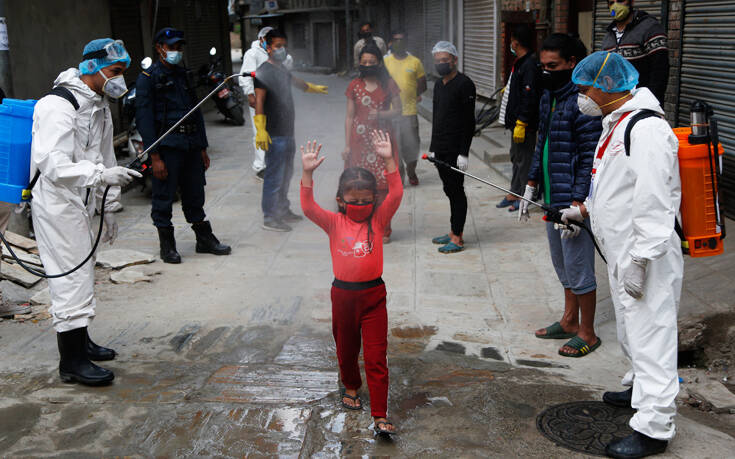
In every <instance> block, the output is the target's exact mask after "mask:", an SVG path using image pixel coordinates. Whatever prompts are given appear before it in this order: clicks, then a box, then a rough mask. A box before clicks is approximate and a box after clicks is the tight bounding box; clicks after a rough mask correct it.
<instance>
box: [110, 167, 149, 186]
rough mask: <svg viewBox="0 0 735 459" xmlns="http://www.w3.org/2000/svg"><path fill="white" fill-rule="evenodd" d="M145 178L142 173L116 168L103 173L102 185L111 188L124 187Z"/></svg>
mask: <svg viewBox="0 0 735 459" xmlns="http://www.w3.org/2000/svg"><path fill="white" fill-rule="evenodd" d="M136 177H137V178H141V177H143V176H142V175H141V174H140V172H138V171H134V170H132V169H128V168H127V167H122V166H115V167H110V168H108V169H105V170H103V171H102V183H104V184H105V185H110V186H124V185H127V184H128V183H130V182H132V181H133V179H134V178H136Z"/></svg>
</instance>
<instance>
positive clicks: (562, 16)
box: [552, 0, 569, 33]
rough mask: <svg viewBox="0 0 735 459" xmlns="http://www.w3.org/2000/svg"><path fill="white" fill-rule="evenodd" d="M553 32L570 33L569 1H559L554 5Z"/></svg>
mask: <svg viewBox="0 0 735 459" xmlns="http://www.w3.org/2000/svg"><path fill="white" fill-rule="evenodd" d="M552 31H553V32H558V33H567V32H569V0H557V1H556V2H555V3H554V25H553V28H552Z"/></svg>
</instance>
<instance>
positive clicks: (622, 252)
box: [585, 88, 684, 440]
mask: <svg viewBox="0 0 735 459" xmlns="http://www.w3.org/2000/svg"><path fill="white" fill-rule="evenodd" d="M641 109H649V110H654V111H656V112H658V113H660V114H662V115H663V111H662V110H661V107H660V106H659V102H658V100H657V99H656V97H655V96H654V95H653V94H652V93H651V91H649V90H648V89H647V88H640V89H638V90H634V91H633V98H632V99H631V100H629V101H628V102H626V103H625V105H623V106H622V107H620V108H619V109H617V110H615V111H614V112H612V113H610V114H609V115H607V116H606V117H605V118H604V119H603V132H602V136H601V137H600V144H599V145H598V152H599V148H600V146H601V145H602V144H603V143H604V141H605V139H607V137H608V136H609V135H611V134H610V133H611V131H612V130H613V128H614V126H615V125H616V123H617V122H618V121H619V120H620V117H621V116H622V115H623V114H625V113H626V112H632V113H630V115H628V116H627V118H625V119H624V120H623V121H622V122H621V123H620V125H618V126H617V127H616V128H614V131H613V133H612V137H611V140H610V143H609V145H608V147H607V150H606V151H605V154H604V156H603V157H602V158H601V159H600V160H595V166H593V167H594V168H595V170H596V173H595V174H594V177H593V183H592V186H591V188H590V196H589V197H588V198H587V201H586V202H585V206H586V207H587V210H588V212H589V214H590V220H591V224H592V230H593V232H594V233H595V236H596V238H597V240H598V242H599V244H600V246H601V249H602V250H603V252H604V253H605V256H606V258H607V262H608V276H609V279H610V292H611V295H612V300H613V304H614V306H615V316H616V319H617V330H618V339H619V341H620V344H621V346H622V348H623V352H624V353H625V355H626V356H627V357H628V358H629V359H630V360H631V363H632V369H631V370H630V371H628V373H627V374H626V375H625V377H624V378H623V385H626V386H631V385H632V386H633V394H632V406H633V408H634V409H636V410H637V412H636V414H635V415H634V416H633V418H632V419H631V420H630V426H631V427H632V428H633V429H634V430H636V431H638V432H640V433H642V434H645V435H647V436H649V437H652V438H655V439H658V440H670V439H671V438H672V437H673V436H674V433H675V428H674V416H675V414H676V405H675V398H676V395H677V394H678V392H679V377H678V374H677V326H676V318H677V311H678V306H679V297H680V294H681V284H682V277H683V271H684V262H683V257H682V253H681V241H680V239H679V236H678V235H677V234H676V232H675V230H674V220H675V218H676V214H677V212H678V210H679V204H680V201H681V179H680V177H679V162H678V156H677V152H678V148H679V143H678V140H677V138H676V136H675V135H674V133H673V131H672V130H671V128H670V127H669V124H668V123H667V122H666V121H664V120H662V119H660V118H656V117H652V118H646V119H643V120H640V121H638V122H637V123H636V124H635V127H634V128H633V130H632V132H631V143H630V156H629V157H628V156H626V154H625V148H624V134H625V130H626V127H627V125H628V123H629V122H630V119H631V118H632V117H633V115H635V112H636V111H638V110H641ZM595 156H596V157H597V154H596V155H595ZM633 257H635V258H640V259H645V260H647V261H648V264H647V268H646V278H645V284H644V289H643V297H642V298H641V299H638V300H637V299H635V298H633V297H631V296H630V295H629V294H628V293H626V292H625V290H624V288H623V274H624V273H625V272H626V270H627V269H629V268H630V266H631V260H632V258H633Z"/></svg>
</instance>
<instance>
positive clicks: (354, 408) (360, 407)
mask: <svg viewBox="0 0 735 459" xmlns="http://www.w3.org/2000/svg"><path fill="white" fill-rule="evenodd" d="M345 398H349V399H350V400H352V401H353V402H359V403H360V405H359V406H351V405H348V404H347V403H345ZM340 403H342V407H343V408H346V409H348V410H352V411H360V410H361V409H362V400H360V396H359V395H355V396H354V397H353V396H352V395H348V394H347V393H346V392H345V391H344V390H343V391H342V398H341V399H340Z"/></svg>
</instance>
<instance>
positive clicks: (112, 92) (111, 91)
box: [99, 70, 128, 99]
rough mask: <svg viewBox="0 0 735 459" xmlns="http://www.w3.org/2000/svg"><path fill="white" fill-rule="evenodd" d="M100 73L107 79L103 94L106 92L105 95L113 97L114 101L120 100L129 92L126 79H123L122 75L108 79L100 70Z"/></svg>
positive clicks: (103, 86)
mask: <svg viewBox="0 0 735 459" xmlns="http://www.w3.org/2000/svg"><path fill="white" fill-rule="evenodd" d="M99 73H100V75H102V78H104V79H105V83H104V84H103V85H102V92H104V93H105V95H107V96H109V97H112V98H113V99H119V98H121V97H122V96H124V95H125V93H126V92H128V87H127V85H126V84H125V78H123V76H122V75H118V76H116V77H112V78H107V75H105V74H104V73H103V72H102V70H100V72H99Z"/></svg>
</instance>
